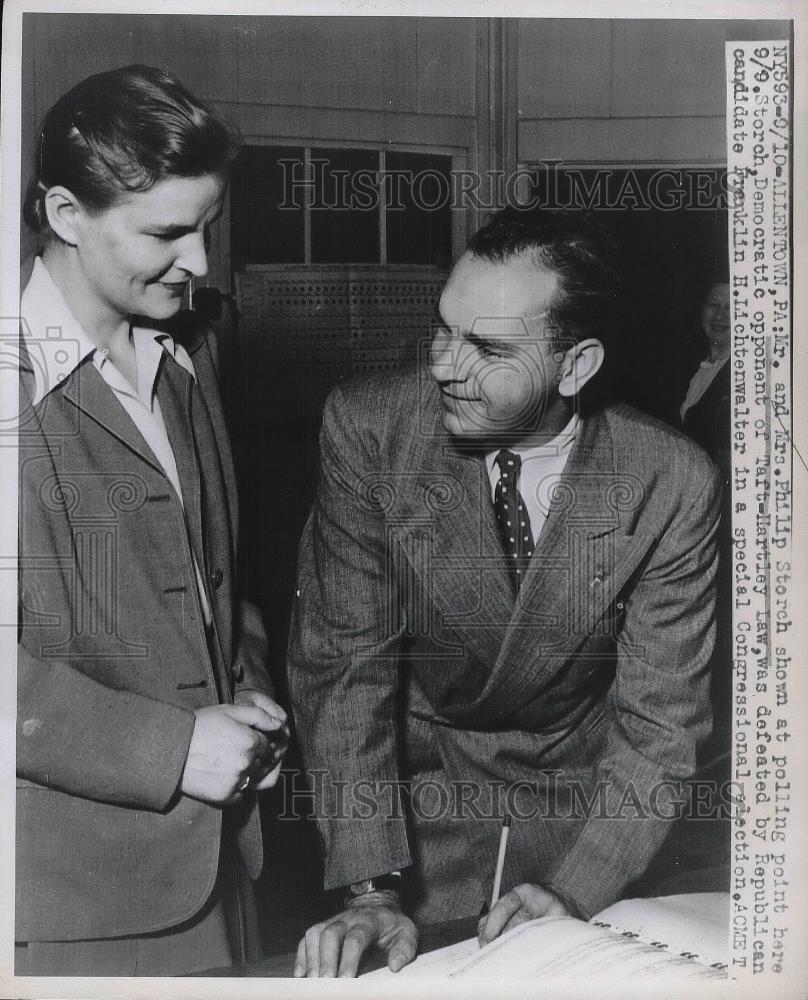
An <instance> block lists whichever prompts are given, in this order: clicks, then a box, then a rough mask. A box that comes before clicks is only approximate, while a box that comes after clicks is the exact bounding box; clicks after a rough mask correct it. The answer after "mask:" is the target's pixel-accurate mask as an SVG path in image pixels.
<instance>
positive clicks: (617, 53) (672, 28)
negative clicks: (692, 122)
mask: <svg viewBox="0 0 808 1000" xmlns="http://www.w3.org/2000/svg"><path fill="white" fill-rule="evenodd" d="M611 23H612V35H613V41H614V47H613V55H612V80H613V83H612V108H611V114H612V115H614V116H615V117H624V116H635V115H648V116H651V115H663V116H666V117H667V116H679V115H723V114H724V105H725V101H726V83H725V82H724V43H725V42H726V41H727V40H728V39H744V38H765V37H767V33H768V32H770V31H771V32H772V33H773V37H776V38H787V37H788V34H787V31H788V29H787V26H786V25H785V24H784V23H783V22H759V21H758V22H749V21H713V20H706V21H694V20H684V21H662V22H660V21H620V20H615V21H612V22H611Z"/></svg>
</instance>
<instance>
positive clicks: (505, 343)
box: [466, 331, 517, 354]
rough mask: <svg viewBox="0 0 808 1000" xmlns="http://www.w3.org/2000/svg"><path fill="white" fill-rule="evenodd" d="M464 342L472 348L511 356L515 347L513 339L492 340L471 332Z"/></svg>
mask: <svg viewBox="0 0 808 1000" xmlns="http://www.w3.org/2000/svg"><path fill="white" fill-rule="evenodd" d="M466 340H467V342H468V343H469V344H472V345H473V346H474V347H481V348H482V349H483V350H486V351H496V352H497V353H498V354H512V353H513V352H514V351H515V350H516V346H517V345H516V344H515V343H514V341H513V339H507V340H492V339H491V338H490V337H481V336H480V335H479V333H474V332H473V331H469V332H468V333H467V334H466Z"/></svg>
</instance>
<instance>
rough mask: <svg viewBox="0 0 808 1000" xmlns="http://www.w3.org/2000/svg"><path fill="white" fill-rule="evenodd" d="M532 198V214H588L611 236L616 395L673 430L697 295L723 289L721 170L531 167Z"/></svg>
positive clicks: (695, 337)
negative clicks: (619, 315)
mask: <svg viewBox="0 0 808 1000" xmlns="http://www.w3.org/2000/svg"><path fill="white" fill-rule="evenodd" d="M533 194H534V197H536V199H537V200H538V203H539V206H540V207H542V208H574V209H585V210H588V211H591V212H592V214H593V215H594V217H595V218H596V219H597V220H598V222H599V223H601V224H602V225H603V226H604V227H605V228H606V229H608V230H610V231H611V233H612V234H613V236H614V238H615V242H616V245H617V248H618V251H619V253H620V256H621V258H622V271H623V273H624V275H625V279H626V289H625V291H626V295H625V305H626V309H625V314H624V315H625V329H624V330H623V333H622V337H621V341H622V345H623V353H624V355H625V358H624V363H623V365H622V370H621V371H620V372H615V376H616V378H615V382H616V389H617V391H619V393H620V395H622V396H623V397H624V398H626V399H628V400H629V401H630V402H632V403H635V404H636V405H638V406H640V407H641V408H642V409H645V410H647V411H649V412H651V413H655V414H656V415H658V416H662V417H664V418H666V419H670V420H672V421H675V420H676V417H677V414H678V407H679V406H680V404H681V402H682V398H683V392H686V390H687V383H688V380H689V374H690V369H691V368H692V357H691V356H692V355H693V354H694V352H696V351H697V350H698V345H699V341H700V332H699V315H700V308H701V303H702V301H703V298H704V295H705V292H706V291H707V290H708V289H709V287H710V285H711V283H712V282H713V281H715V280H723V281H728V280H729V279H728V277H727V274H728V269H729V259H728V257H729V252H728V230H727V221H728V213H727V172H726V170H723V169H720V168H687V167H676V168H661V167H660V168H631V169H626V168H620V169H617V168H600V169H595V168H587V169H577V168H572V167H563V168H557V169H552V168H548V167H539V168H537V172H536V184H535V185H534V188H533Z"/></svg>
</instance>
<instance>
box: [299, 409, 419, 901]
mask: <svg viewBox="0 0 808 1000" xmlns="http://www.w3.org/2000/svg"><path fill="white" fill-rule="evenodd" d="M364 405H366V404H365V403H364V402H363V397H361V396H360V397H357V396H354V398H353V401H352V406H349V405H348V403H347V402H346V400H345V399H344V398H343V394H342V391H341V390H337V391H336V392H335V393H333V394H332V396H331V397H330V398H329V400H328V402H327V404H326V409H325V415H324V424H323V431H322V435H321V448H322V458H321V469H320V484H319V488H318V494H317V498H316V500H315V503H314V507H313V510H312V513H311V516H310V517H309V520H308V522H307V524H306V527H305V529H304V533H303V538H302V541H301V546H300V555H299V566H298V585H297V586H298V590H297V599H296V606H295V612H294V617H293V622H292V632H291V637H290V647H289V687H290V693H291V696H292V702H293V706H294V711H295V720H296V726H297V732H298V737H299V739H300V743H301V746H302V748H303V752H304V756H305V762H306V766H307V768H308V770H309V772H310V774H311V775H312V783H313V786H314V789H315V812H316V815H317V817H318V825H319V830H320V834H321V839H322V843H323V848H324V857H325V887H326V888H327V889H328V888H334V887H337V886H341V885H347V884H348V883H351V882H355V881H358V880H360V879H363V878H367V877H371V876H374V875H379V874H382V873H385V872H389V871H393V870H396V869H399V868H402V867H404V866H405V865H407V864H409V862H410V856H409V851H408V848H407V838H406V832H405V827H404V820H403V816H402V813H401V809H400V803H399V798H398V791H397V787H396V783H397V780H398V776H399V773H398V741H397V721H396V720H397V672H398V664H397V660H396V653H397V651H398V634H397V633H396V632H394V631H393V630H392V629H391V628H389V627H388V625H387V623H388V622H389V619H390V616H389V614H388V613H387V609H388V608H389V606H390V601H391V598H392V596H393V595H392V594H391V592H390V586H391V584H390V583H389V581H388V578H387V566H386V561H385V550H386V545H385V530H386V529H385V520H384V516H383V512H382V510H381V509H380V505H379V504H374V502H373V494H374V490H373V489H372V484H371V483H370V481H369V479H368V477H367V471H366V470H370V469H372V468H374V466H375V463H374V461H373V444H372V440H371V437H372V432H369V431H368V430H367V429H360V426H358V425H359V424H360V423H361V417H362V413H363V411H362V407H363V406H364ZM367 423H368V425H370V423H371V422H370V420H368V421H367Z"/></svg>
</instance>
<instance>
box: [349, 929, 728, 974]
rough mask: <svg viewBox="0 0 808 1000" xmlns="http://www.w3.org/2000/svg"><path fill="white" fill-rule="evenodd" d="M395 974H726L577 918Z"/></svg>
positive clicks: (461, 947)
mask: <svg viewBox="0 0 808 1000" xmlns="http://www.w3.org/2000/svg"><path fill="white" fill-rule="evenodd" d="M370 975H371V976H375V977H376V978H384V977H386V976H392V975H394V974H393V973H391V972H389V970H387V969H380V970H378V971H377V972H373V973H370ZM395 975H397V976H417V977H422V978H435V977H437V978H443V977H446V978H450V979H455V978H458V977H464V976H469V977H479V978H486V979H488V978H494V979H506V978H507V979H536V978H538V977H540V976H542V977H543V976H555V977H558V978H568V979H572V978H578V977H582V976H593V975H597V976H599V977H602V978H603V977H606V978H615V979H621V978H628V977H631V978H634V977H654V976H658V977H660V978H667V979H721V978H724V977H725V975H726V973H725V971H722V970H721V969H718V968H709V967H707V966H705V965H702V964H699V963H697V962H695V961H694V960H693V959H691V958H685V957H682V956H680V955H678V954H675V953H672V952H671V951H670V950H668V949H666V948H663V947H660V946H654V945H650V944H644V943H642V942H641V941H638V940H637V939H636V938H634V937H627V936H625V935H624V934H620V933H618V932H617V931H613V930H609V929H607V928H605V927H598V926H596V925H595V924H587V923H584V922H583V921H580V920H576V919H574V918H573V917H544V918H542V919H541V920H532V921H530V922H528V923H525V924H520V926H518V927H515V928H514V929H513V930H512V931H509V932H508V933H506V934H503V935H502V937H500V938H497V940H496V941H492V942H491V944H489V945H486V947H484V948H478V946H477V942H476V940H475V939H473V938H472V939H471V940H469V941H463V942H461V943H460V944H457V945H451V946H450V947H448V948H443V949H440V950H439V951H435V952H432V953H430V954H427V955H424V956H422V957H421V958H418V959H417V960H416V961H415V962H413V964H412V965H410V966H407V967H406V968H404V969H402V970H401V972H399V973H396V974H395ZM363 978H364V977H363Z"/></svg>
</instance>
